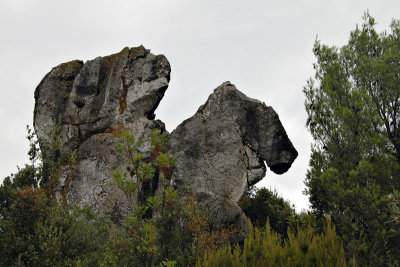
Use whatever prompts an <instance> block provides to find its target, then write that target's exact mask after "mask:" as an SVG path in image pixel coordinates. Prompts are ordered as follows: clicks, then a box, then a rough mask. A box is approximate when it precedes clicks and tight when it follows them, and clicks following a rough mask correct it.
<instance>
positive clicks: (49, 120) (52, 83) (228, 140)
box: [34, 46, 297, 230]
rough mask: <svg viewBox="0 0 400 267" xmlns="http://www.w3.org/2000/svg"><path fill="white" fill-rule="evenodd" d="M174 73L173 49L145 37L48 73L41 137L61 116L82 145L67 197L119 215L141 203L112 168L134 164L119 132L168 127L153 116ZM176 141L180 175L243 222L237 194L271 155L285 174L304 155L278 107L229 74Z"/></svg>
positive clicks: (64, 187)
mask: <svg viewBox="0 0 400 267" xmlns="http://www.w3.org/2000/svg"><path fill="white" fill-rule="evenodd" d="M169 77H170V65H169V63H168V61H167V59H166V58H165V57H164V56H162V55H158V56H155V55H153V54H151V53H150V52H149V50H146V49H145V48H144V47H143V46H141V47H137V48H131V49H128V48H125V49H123V50H122V51H121V52H120V53H118V54H114V55H111V56H107V57H98V58H96V59H94V60H91V61H88V62H86V63H83V62H82V61H72V62H68V63H64V64H61V65H59V66H57V67H55V68H54V69H53V70H51V71H50V73H48V74H47V75H46V76H45V77H44V79H43V80H42V82H41V83H40V84H39V86H38V87H37V89H36V91H35V100H36V103H35V112H34V127H35V130H36V132H37V134H38V138H39V141H40V144H41V146H42V147H43V146H45V144H46V142H47V141H48V139H49V136H48V132H49V129H51V128H52V127H54V126H55V125H59V126H58V127H60V134H61V138H62V140H63V142H64V146H65V147H66V148H67V150H68V151H73V150H76V151H77V160H76V164H75V165H74V166H72V167H67V166H62V167H61V169H60V173H59V177H58V187H57V188H56V195H57V197H58V199H59V201H60V202H65V203H69V204H78V205H80V206H84V205H89V206H90V207H92V208H93V209H94V211H95V212H97V213H100V214H101V213H110V214H111V217H112V219H113V221H114V222H115V223H120V222H121V220H122V219H123V218H124V217H125V216H126V215H127V214H128V212H129V211H130V210H132V208H133V207H134V206H135V200H132V199H128V197H127V196H126V195H125V194H124V193H123V192H121V191H120V190H119V189H118V188H117V187H116V186H115V185H114V184H113V178H112V172H113V171H114V170H115V169H116V168H118V167H119V168H124V167H125V160H124V158H123V157H124V156H123V155H121V154H120V153H117V152H116V149H115V141H116V139H117V136H118V135H119V134H120V133H121V132H122V130H123V129H129V130H131V131H132V132H134V133H135V134H136V136H138V137H143V139H144V140H146V139H147V140H149V136H150V131H151V130H152V129H155V128H157V129H160V130H162V131H165V127H164V124H163V123H162V122H160V121H158V120H154V118H155V115H154V111H155V109H156V108H157V106H158V104H159V102H160V101H161V99H162V97H163V95H164V92H165V90H166V89H167V87H168V82H169ZM149 147H150V144H149V142H144V143H143V144H142V146H141V147H140V148H139V150H140V152H141V153H144V154H145V155H146V156H149ZM169 147H170V151H171V153H172V154H173V155H174V156H175V157H176V159H177V160H176V162H177V166H176V168H175V170H174V173H173V182H174V184H175V185H177V186H180V187H185V188H187V189H189V190H190V192H192V193H193V194H194V195H196V197H197V199H198V200H199V201H204V202H207V203H213V205H212V209H213V210H214V212H215V216H216V219H217V221H218V222H219V223H223V224H225V223H234V224H236V225H237V226H238V227H240V228H241V229H243V230H246V229H247V222H246V220H245V217H244V215H243V213H242V211H241V209H240V208H239V207H238V206H237V201H238V200H239V199H240V197H241V196H242V194H243V192H244V191H245V190H246V189H247V187H248V186H249V185H253V184H255V183H256V182H258V181H259V180H261V179H262V178H263V177H264V175H265V171H266V167H265V164H264V161H265V162H266V163H267V165H268V166H269V167H270V169H271V170H272V171H274V172H275V173H279V174H281V173H284V172H285V171H287V170H288V169H289V168H290V166H291V164H292V162H293V161H294V160H295V158H296V156H297V152H296V150H295V149H294V147H293V145H292V143H291V142H290V140H289V139H288V137H287V135H286V132H285V130H284V128H283V127H282V124H281V123H280V121H279V118H278V115H277V114H276V113H275V111H274V110H273V109H272V108H271V107H267V106H266V105H265V104H263V103H261V102H260V101H258V100H255V99H251V98H248V97H246V96H245V95H244V94H243V93H241V92H239V91H238V90H237V89H236V88H235V87H234V86H233V85H232V84H230V83H229V82H225V83H223V84H222V85H221V86H219V87H218V88H217V89H215V91H214V93H213V94H211V95H210V97H209V99H208V100H207V102H206V103H205V104H204V105H203V106H201V107H200V108H199V110H198V111H197V113H196V114H195V115H194V116H193V117H191V118H190V119H188V120H186V121H184V122H183V123H182V124H181V125H179V126H178V127H177V129H176V130H174V131H173V132H172V133H171V135H170V142H169ZM45 160H46V158H45Z"/></svg>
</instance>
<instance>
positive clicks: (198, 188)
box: [169, 82, 297, 229]
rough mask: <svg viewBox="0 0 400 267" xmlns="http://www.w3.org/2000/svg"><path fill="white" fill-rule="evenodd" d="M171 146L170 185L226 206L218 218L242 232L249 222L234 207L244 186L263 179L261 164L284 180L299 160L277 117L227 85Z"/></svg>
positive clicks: (181, 128) (179, 132) (181, 127)
mask: <svg viewBox="0 0 400 267" xmlns="http://www.w3.org/2000/svg"><path fill="white" fill-rule="evenodd" d="M169 140H170V143H169V145H170V151H171V153H172V154H174V155H175V157H176V159H177V160H176V163H177V166H176V169H175V171H174V173H173V179H174V182H175V183H177V184H178V185H184V186H186V187H189V188H190V190H191V191H192V192H193V193H194V194H196V195H198V196H199V197H200V198H202V199H207V198H208V199H209V201H212V202H213V203H218V201H216V200H217V199H220V200H221V199H224V201H223V202H224V203H225V205H226V203H230V204H229V205H230V208H229V211H228V210H227V209H223V208H222V207H216V206H218V205H216V206H215V208H216V209H217V211H216V214H221V212H222V213H223V214H224V215H223V216H222V218H221V219H222V220H223V221H226V222H230V223H232V222H233V223H235V224H237V225H239V226H240V227H241V228H242V229H245V228H246V226H247V222H246V219H245V217H244V215H243V214H242V212H241V210H240V208H239V207H238V206H237V204H236V203H237V202H238V200H239V199H240V197H241V196H242V195H243V193H244V192H245V190H246V189H247V188H248V186H251V185H253V184H255V183H257V182H258V181H260V180H261V179H262V178H263V177H264V176H265V170H266V168H265V165H264V161H265V162H266V163H267V165H268V166H269V167H270V169H271V170H272V171H273V172H275V173H278V174H282V173H284V172H286V171H287V170H288V169H289V168H290V166H291V164H292V163H293V161H294V160H295V158H296V157H297V151H296V150H295V148H294V147H293V145H292V143H291V142H290V140H289V138H288V137H287V135H286V132H285V130H284V128H283V126H282V124H281V122H280V121H279V117H278V115H277V114H276V112H275V111H274V110H273V109H272V108H271V107H268V106H266V105H265V104H263V103H261V102H260V101H258V100H255V99H251V98H248V97H246V96H245V95H244V94H243V93H241V92H240V91H239V90H237V89H236V87H235V86H234V85H232V84H231V83H230V82H225V83H223V84H222V85H221V86H219V87H218V88H217V89H215V90H214V93H213V94H211V95H210V96H209V98H208V100H207V102H206V103H205V104H204V105H203V106H201V107H200V108H199V110H198V111H197V113H196V114H195V115H193V116H192V117H191V118H189V119H187V120H185V121H184V122H183V123H181V124H180V125H179V126H178V127H177V128H176V129H175V130H174V131H173V132H172V133H171V135H170V139H169ZM227 201H228V202H227Z"/></svg>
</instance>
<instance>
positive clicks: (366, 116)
mask: <svg viewBox="0 0 400 267" xmlns="http://www.w3.org/2000/svg"><path fill="white" fill-rule="evenodd" d="M363 20H364V22H363V24H362V25H361V26H357V27H356V29H355V30H354V31H352V32H351V34H350V39H349V41H348V44H347V45H345V46H343V47H341V48H337V47H335V46H327V45H323V44H321V42H320V41H319V40H317V41H316V42H315V44H314V48H313V52H314V55H315V57H316V59H317V62H316V63H315V64H314V69H315V76H314V78H310V80H309V81H308V82H307V85H306V86H305V88H304V93H305V96H306V101H305V107H306V111H307V114H308V120H307V127H308V128H309V130H310V132H311V134H312V136H313V138H314V140H315V141H314V144H313V146H312V155H311V160H310V168H309V170H308V172H307V176H306V181H305V183H306V186H307V189H306V191H305V192H306V194H308V195H309V199H310V202H311V206H312V209H313V210H314V211H315V212H316V213H317V214H318V215H319V216H320V217H323V216H324V215H327V214H329V215H331V218H332V221H333V222H334V223H335V225H336V227H337V231H338V233H339V234H340V236H341V237H342V238H343V240H344V245H345V250H346V252H347V254H348V256H349V257H353V256H354V257H356V258H357V262H358V263H359V264H361V265H370V266H382V265H388V266H390V265H397V264H399V260H400V259H399V257H400V251H399V250H398V247H396V246H395V245H394V244H395V243H396V242H394V241H395V240H394V239H393V238H390V237H389V236H388V235H387V231H388V228H387V225H386V224H385V222H386V221H388V220H389V214H390V211H389V209H388V200H387V195H388V194H389V193H391V192H392V191H393V190H394V189H395V188H399V185H400V175H399V174H400V168H399V166H400V119H399V118H400V22H399V21H398V20H393V21H392V24H391V31H390V33H387V32H383V33H380V34H378V33H377V32H376V31H375V28H374V25H375V20H374V19H373V18H372V17H371V16H370V15H369V13H368V12H367V13H365V14H364V17H363Z"/></svg>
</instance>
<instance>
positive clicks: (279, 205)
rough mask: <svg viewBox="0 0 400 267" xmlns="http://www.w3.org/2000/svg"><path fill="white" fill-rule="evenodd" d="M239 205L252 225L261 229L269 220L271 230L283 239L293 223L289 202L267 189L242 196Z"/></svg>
mask: <svg viewBox="0 0 400 267" xmlns="http://www.w3.org/2000/svg"><path fill="white" fill-rule="evenodd" d="M239 205H240V207H241V208H242V209H243V212H244V213H245V214H246V216H247V217H249V218H250V220H251V222H252V223H253V224H255V225H256V226H258V227H261V226H263V225H265V223H266V221H267V219H268V218H269V223H270V226H271V228H272V229H273V230H274V231H275V232H277V233H279V234H280V235H282V236H283V237H287V228H288V227H289V226H290V223H291V221H293V216H295V211H294V209H292V207H290V204H289V202H287V201H285V200H284V199H283V198H281V197H279V195H278V193H277V192H276V191H271V190H268V189H267V188H261V189H256V190H255V191H254V192H250V193H249V194H247V195H245V196H243V197H242V199H241V200H240V201H239Z"/></svg>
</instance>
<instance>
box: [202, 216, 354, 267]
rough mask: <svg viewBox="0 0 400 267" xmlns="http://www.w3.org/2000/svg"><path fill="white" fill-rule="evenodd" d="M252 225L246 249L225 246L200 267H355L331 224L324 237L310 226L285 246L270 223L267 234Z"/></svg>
mask: <svg viewBox="0 0 400 267" xmlns="http://www.w3.org/2000/svg"><path fill="white" fill-rule="evenodd" d="M249 224H250V232H249V235H248V236H247V238H246V239H245V242H244V246H243V249H242V248H240V247H239V246H236V247H235V248H234V249H232V248H231V247H230V246H226V247H224V248H221V249H218V250H216V251H212V252H211V253H208V254H206V255H205V256H204V257H203V259H202V260H199V261H198V262H197V266H205V267H207V266H210V267H211V266H347V265H349V266H355V262H354V261H353V260H351V261H349V262H346V259H345V254H344V250H343V246H342V245H341V241H340V239H339V238H338V236H337V235H336V232H335V228H334V227H332V226H331V223H330V221H329V220H326V225H325V228H324V232H323V233H322V234H321V235H318V234H315V233H314V231H313V229H312V227H311V225H310V224H308V226H307V227H306V229H301V228H298V229H297V231H295V232H291V231H290V230H289V232H288V238H287V239H286V240H285V241H284V244H282V242H281V241H282V240H281V235H280V234H278V233H276V232H275V231H273V230H272V229H271V227H270V225H269V222H267V225H266V228H265V230H262V229H260V228H258V227H253V225H252V224H251V222H249Z"/></svg>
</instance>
